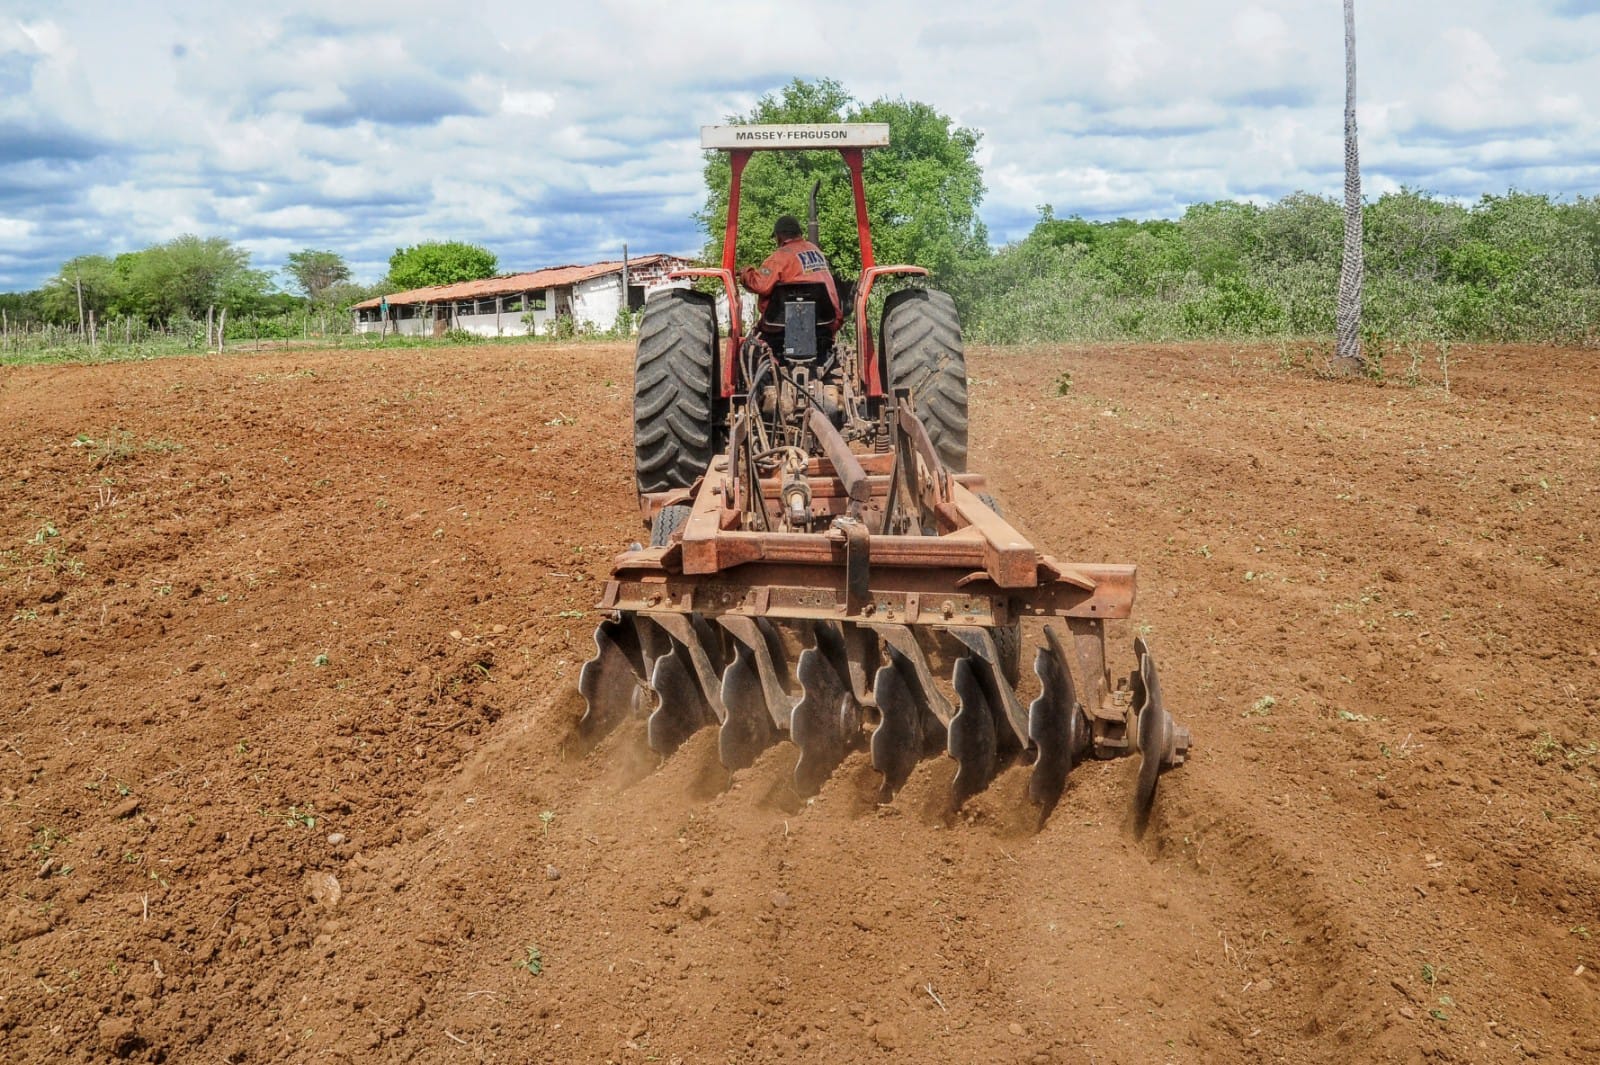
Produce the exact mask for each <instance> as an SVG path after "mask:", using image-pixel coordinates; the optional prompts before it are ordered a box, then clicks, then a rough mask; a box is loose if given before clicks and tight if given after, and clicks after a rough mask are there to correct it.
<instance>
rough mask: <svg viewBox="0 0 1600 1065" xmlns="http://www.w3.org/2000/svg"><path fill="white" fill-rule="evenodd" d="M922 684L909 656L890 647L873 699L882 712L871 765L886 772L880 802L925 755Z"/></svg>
mask: <svg viewBox="0 0 1600 1065" xmlns="http://www.w3.org/2000/svg"><path fill="white" fill-rule="evenodd" d="M918 687H920V685H918V683H917V677H916V673H915V670H914V668H913V667H912V665H911V663H910V662H909V661H907V659H906V656H905V655H903V654H901V653H900V652H899V651H897V650H896V649H895V648H894V647H893V646H890V647H889V663H888V665H885V666H882V667H881V668H879V670H878V673H877V676H876V677H875V678H874V679H873V683H872V693H873V699H874V701H875V702H876V703H877V704H878V712H879V714H881V715H882V718H881V720H880V721H879V722H878V727H877V728H876V729H874V730H873V732H872V767H873V768H874V769H876V770H877V771H878V772H880V773H882V774H883V788H882V790H881V791H880V792H879V795H878V801H879V802H889V801H890V800H892V799H893V798H894V796H895V793H896V792H898V791H899V790H900V789H901V788H902V787H904V786H905V782H906V779H907V778H908V777H910V776H911V770H912V769H913V768H914V767H915V766H916V764H917V759H919V758H920V757H921V756H922V751H923V747H924V742H925V736H926V723H927V721H928V719H929V714H928V712H927V710H926V709H925V707H924V704H923V702H922V701H921V700H919V699H918V698H917V695H916V690H917V688H918Z"/></svg>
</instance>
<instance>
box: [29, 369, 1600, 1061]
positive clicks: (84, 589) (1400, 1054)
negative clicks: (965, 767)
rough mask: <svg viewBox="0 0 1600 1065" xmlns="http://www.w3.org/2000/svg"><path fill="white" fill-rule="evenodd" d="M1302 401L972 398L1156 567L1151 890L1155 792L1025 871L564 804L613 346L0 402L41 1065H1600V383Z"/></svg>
mask: <svg viewBox="0 0 1600 1065" xmlns="http://www.w3.org/2000/svg"><path fill="white" fill-rule="evenodd" d="M1286 354H1288V355H1292V354H1293V353H1292V352H1280V351H1279V350H1278V349H1277V348H1271V349H1267V348H1258V347H1234V346H1222V345H1210V346H1204V347H1195V346H1189V347H1176V346H1172V347H1144V346H1126V347H1096V348H1087V347H1055V348H1042V349H1031V350H1027V351H1014V350H1000V351H990V350H977V351H974V352H972V353H971V354H970V372H971V374H972V378H973V389H972V393H973V411H974V414H973V418H974V442H973V458H972V463H971V465H972V467H973V468H974V469H977V470H981V471H984V472H986V473H988V474H989V476H990V478H991V484H992V487H993V490H994V492H995V494H996V495H997V496H998V498H999V500H1000V501H1001V503H1002V505H1003V506H1004V507H1005V508H1006V511H1007V513H1008V515H1009V516H1013V517H1015V518H1017V519H1019V523H1020V524H1022V525H1024V526H1025V527H1026V528H1027V529H1028V530H1030V531H1031V532H1032V533H1033V534H1034V535H1035V536H1037V537H1038V538H1039V539H1040V540H1041V541H1043V546H1044V547H1045V548H1046V549H1048V550H1050V551H1052V552H1053V553H1055V554H1056V555H1058V556H1059V557H1062V558H1064V559H1072V558H1078V559H1084V560H1090V561H1126V562H1136V563H1138V564H1139V567H1140V570H1139V580H1140V598H1139V601H1138V603H1137V605H1136V608H1135V621H1134V623H1133V624H1134V625H1137V626H1143V627H1145V629H1144V631H1147V632H1148V633H1149V634H1150V637H1151V640H1152V642H1153V645H1154V647H1155V650H1156V653H1157V656H1158V659H1159V660H1160V662H1161V665H1162V668H1163V685H1164V688H1165V690H1166V693H1167V699H1168V704H1169V706H1170V707H1172V708H1173V709H1174V711H1175V712H1176V713H1177V715H1178V716H1179V718H1180V720H1182V721H1183V722H1185V723H1186V724H1188V725H1189V726H1190V727H1191V728H1192V730H1193V733H1194V737H1195V742H1196V748H1195V751H1194V754H1193V758H1192V760H1191V761H1190V763H1189V764H1188V765H1186V766H1184V767H1183V768H1181V769H1180V770H1178V771H1176V772H1174V773H1172V774H1169V775H1168V776H1167V777H1165V778H1164V779H1163V784H1162V793H1161V797H1160V800H1159V803H1158V813H1157V816H1156V821H1155V823H1154V825H1153V827H1152V829H1151V832H1150V834H1149V836H1148V837H1147V838H1146V839H1145V840H1144V842H1142V843H1135V842H1134V841H1132V840H1131V839H1130V838H1129V837H1128V836H1127V835H1126V833H1125V831H1124V816H1123V815H1124V811H1125V810H1126V807H1127V804H1128V801H1129V797H1130V780H1131V773H1132V768H1133V767H1132V766H1131V765H1130V764H1127V763H1117V764H1093V765H1090V766H1086V767H1082V768H1080V769H1078V770H1076V771H1075V772H1074V775H1073V779H1072V783H1071V784H1070V786H1069V790H1068V793H1067V795H1066V797H1065V798H1064V800H1063V802H1062V805H1061V807H1060V808H1059V809H1058V810H1057V811H1056V813H1055V815H1054V816H1053V817H1052V818H1051V819H1050V821H1049V822H1048V823H1047V824H1046V825H1045V827H1044V828H1043V830H1042V831H1039V832H1037V833H1035V832H1032V831H1027V830H1023V829H1020V828H1019V827H1017V826H1018V824H1019V819H1018V818H1017V817H1016V816H1014V811H1015V809H1016V808H1018V807H1020V806H1021V804H1023V803H1024V802H1025V799H1024V795H1023V790H1024V787H1025V774H1024V772H1023V771H1021V770H1016V769H1013V770H1011V771H1009V772H1007V773H1006V774H1004V775H1003V776H1002V777H1001V778H1000V780H999V781H998V782H997V783H996V785H995V786H994V787H993V788H992V789H990V791H988V792H986V793H984V794H983V795H981V796H980V797H979V798H978V799H977V800H975V801H974V802H973V803H971V804H970V805H969V807H968V809H967V810H966V811H965V813H964V814H963V815H962V816H960V817H958V818H955V819H945V818H943V817H941V816H939V815H938V814H937V812H936V809H937V805H938V803H937V801H936V797H937V796H938V795H939V794H940V793H941V791H942V789H943V787H944V786H945V785H946V784H947V783H948V781H949V778H950V775H951V772H952V770H951V766H950V763H949V762H948V760H947V759H940V760H935V761H930V762H927V763H924V764H923V765H922V766H920V767H919V768H918V770H917V771H916V773H915V774H913V777H912V781H911V783H910V785H909V786H908V787H907V789H906V791H905V792H903V793H902V794H901V796H900V797H899V799H898V800H897V801H896V802H895V804H893V805H892V806H887V807H881V808H880V807H876V806H875V805H874V804H873V803H872V802H871V796H872V795H873V793H874V788H875V786H876V785H875V782H876V777H875V775H874V774H873V773H872V771H871V769H870V767H869V766H868V765H867V764H866V762H865V759H864V756H861V755H856V756H853V757H852V759H851V760H850V761H848V762H847V763H846V764H845V766H844V767H843V769H842V770H841V771H840V772H839V773H838V774H836V775H835V776H834V777H833V778H832V779H831V780H830V782H829V783H828V785H827V786H826V787H825V789H824V790H823V792H822V794H821V795H820V796H819V797H818V798H816V799H815V800H814V801H812V802H810V803H802V802H800V801H799V800H798V799H797V798H796V797H795V796H794V795H793V793H792V791H790V790H789V789H788V787H787V785H786V781H787V778H788V772H789V770H790V769H791V768H792V765H793V761H794V749H793V748H792V747H789V746H788V745H783V746H780V747H779V748H775V749H773V750H772V751H770V752H768V754H767V755H766V756H764V757H763V759H762V760H761V761H760V762H758V763H757V764H756V765H755V766H754V767H753V768H752V769H750V770H747V771H745V772H742V773H739V774H737V775H736V776H735V777H734V778H733V780H732V782H731V786H730V785H729V783H728V781H727V780H726V779H725V778H724V777H723V776H722V774H721V773H720V770H719V769H718V766H717V763H716V754H715V744H714V735H713V734H712V733H710V732H705V733H702V734H700V735H699V736H698V737H697V738H696V739H694V740H692V741H691V742H690V744H689V745H688V746H687V747H686V748H685V749H684V750H683V751H681V752H680V753H679V754H678V755H677V756H676V757H674V758H673V759H671V760H669V761H668V762H667V763H666V764H665V765H662V766H660V767H659V768H657V767H654V766H653V765H651V764H649V763H648V762H647V761H646V760H645V759H643V758H641V757H640V754H639V752H640V750H641V744H642V740H641V736H640V733H639V730H638V729H637V728H633V729H625V730H623V731H622V732H621V733H619V734H617V735H615V736H613V737H611V738H610V739H608V740H607V741H606V742H605V743H604V744H602V745H601V746H600V748H599V749H598V750H596V751H594V752H592V753H590V754H588V755H585V756H581V757H579V756H575V755H569V754H567V753H565V752H566V751H567V749H568V748H567V743H568V740H569V737H570V735H571V732H572V727H573V723H574V721H575V720H576V717H577V715H578V713H579V712H581V709H582V702H581V699H579V698H578V697H577V696H576V694H575V691H574V687H575V684H576V680H577V673H578V670H579V668H580V666H581V664H582V662H583V660H584V659H585V658H586V657H588V655H589V653H590V651H591V648H592V644H591V642H590V634H591V632H592V630H593V628H594V626H595V624H596V620H597V618H596V615H595V612H594V610H593V604H594V602H595V601H596V599H597V597H598V595H599V591H600V587H601V582H602V578H603V576H604V574H605V573H606V571H607V568H608V563H609V560H610V558H611V556H612V555H613V554H614V553H615V552H616V551H618V550H619V549H620V548H622V547H623V546H625V545H626V544H627V543H628V542H629V541H631V540H633V539H636V538H638V537H639V536H640V530H639V528H638V525H637V519H636V511H635V508H634V504H633V500H632V496H631V450H630V441H629V424H630V423H629V416H630V403H631V393H630V374H631V355H630V352H629V350H628V349H627V348H625V347H622V346H593V347H582V346H569V347H557V346H551V345H546V344H539V345H529V346H523V347H503V346H473V347H462V348H440V349H429V350H422V351H419V350H406V351H394V352H380V353H359V352H332V353H327V352H318V353H302V354H296V353H293V352H289V353H273V354H269V355H259V356H237V357H226V358H210V359H170V360H163V361H157V362H149V363H140V364H122V365H107V366H87V367H55V368H52V367H43V368H28V369H18V368H0V484H3V486H4V491H3V492H0V833H3V835H0V854H3V862H0V888H3V891H4V896H5V897H4V900H3V902H0V1059H3V1060H4V1061H6V1062H62V1061H105V1060H110V1059H113V1058H123V1059H127V1060H132V1061H168V1062H191V1061H195V1062H268V1061H335V1062H337V1061H350V1062H401V1061H428V1062H431V1061H458V1060H459V1061H503V1062H577V1061H585V1062H589V1061H592V1062H599V1061H615V1062H629V1063H633V1062H649V1061H658V1062H685V1063H688V1062H724V1061H725V1062H788V1061H817V1062H829V1063H835V1062H855V1061H867V1062H871V1061H888V1060H902V1061H949V1062H978V1061H983V1062H989V1061H1005V1062H1010V1061H1022V1062H1074V1063H1077V1062H1083V1063H1091V1062H1093V1063H1104V1062H1163V1061H1171V1062H1220V1061H1227V1062H1233V1061H1238V1062H1255V1061H1283V1062H1290V1063H1303V1062H1330V1063H1331V1062H1339V1063H1344V1062H1355V1061H1424V1060H1428V1061H1452V1062H1477V1061H1484V1062H1496V1061H1518V1060H1521V1059H1523V1058H1537V1059H1540V1060H1544V1061H1562V1060H1565V1061H1596V1060H1600V980H1597V976H1600V974H1597V972H1596V970H1597V969H1600V578H1597V572H1596V571H1597V564H1596V563H1597V559H1600V551H1597V548H1596V543H1595V541H1596V537H1597V536H1600V425H1597V423H1596V418H1597V415H1600V372H1596V358H1597V357H1596V355H1595V354H1594V353H1592V352H1579V351H1561V350H1550V349H1536V348H1494V349H1490V348H1461V349H1456V350H1455V351H1454V352H1452V354H1451V363H1450V366H1449V386H1450V387H1449V390H1448V391H1446V390H1445V389H1444V387H1443V381H1442V379H1441V378H1440V375H1439V372H1438V368H1437V367H1433V366H1430V367H1429V371H1430V374H1431V379H1430V381H1429V382H1428V383H1425V384H1422V385H1420V386H1416V387H1404V386H1400V385H1398V384H1394V383H1391V384H1390V385H1389V386H1388V387H1380V386H1377V385H1374V384H1372V383H1369V382H1335V381H1326V380H1320V379H1318V378H1317V377H1316V376H1315V375H1314V374H1313V373H1311V372H1310V371H1308V370H1307V369H1305V368H1303V367H1297V366H1286V365H1285V362H1292V361H1293V359H1292V358H1291V359H1288V360H1286V359H1285V358H1284V356H1285V355H1286ZM1063 393H1064V394H1063ZM1132 632H1133V629H1132V626H1124V627H1123V628H1121V629H1119V630H1118V631H1117V632H1116V645H1115V647H1114V650H1115V652H1116V653H1117V655H1118V659H1117V662H1116V666H1117V668H1118V669H1120V670H1126V669H1127V668H1128V666H1129V665H1131V653H1130V652H1129V650H1128V642H1127V641H1128V640H1129V639H1131V636H1132ZM1029 635H1030V639H1029V642H1030V643H1031V642H1033V641H1032V639H1031V634H1029Z"/></svg>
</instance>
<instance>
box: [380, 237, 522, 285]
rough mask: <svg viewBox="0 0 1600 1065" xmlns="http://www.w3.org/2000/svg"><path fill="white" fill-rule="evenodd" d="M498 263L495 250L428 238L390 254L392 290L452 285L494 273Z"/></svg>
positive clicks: (454, 241) (456, 241)
mask: <svg viewBox="0 0 1600 1065" xmlns="http://www.w3.org/2000/svg"><path fill="white" fill-rule="evenodd" d="M497 266H498V264H497V262H496V259H495V257H494V253H493V252H491V251H489V250H488V249H486V248H480V247H479V246H478V245H476V244H465V243H463V242H461V241H458V240H449V241H427V242H425V243H422V244H418V245H416V246H415V247H410V248H398V249H396V250H395V253H394V254H393V255H391V256H390V257H389V286H390V290H391V291H398V290H404V289H412V288H424V287H426V286H428V285H449V284H452V283H454V282H456V281H476V280H478V279H479V278H482V277H493V276H494V272H495V270H496V268H497Z"/></svg>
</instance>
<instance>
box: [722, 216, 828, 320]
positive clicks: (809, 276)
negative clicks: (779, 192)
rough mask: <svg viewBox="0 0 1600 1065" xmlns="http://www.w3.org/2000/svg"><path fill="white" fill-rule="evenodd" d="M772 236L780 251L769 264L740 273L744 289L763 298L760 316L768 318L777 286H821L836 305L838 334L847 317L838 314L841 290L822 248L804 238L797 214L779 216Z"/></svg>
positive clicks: (773, 255) (772, 255)
mask: <svg viewBox="0 0 1600 1065" xmlns="http://www.w3.org/2000/svg"><path fill="white" fill-rule="evenodd" d="M772 236H773V239H774V240H776V241H777V242H778V250H777V251H775V252H773V253H772V254H771V255H769V256H767V261H766V262H764V263H762V264H761V265H760V266H747V267H745V268H744V269H743V270H742V271H740V273H739V280H740V281H742V282H744V287H745V288H747V289H749V290H750V291H751V292H754V293H755V294H756V295H757V296H758V297H760V299H759V301H758V303H757V310H756V314H757V317H765V315H766V313H767V300H768V299H769V298H770V297H771V296H772V290H773V289H774V288H776V287H777V286H778V285H784V284H792V283H799V284H820V285H823V286H826V288H827V290H828V299H829V300H831V301H832V303H833V315H832V317H833V323H834V325H833V328H834V331H835V332H837V331H838V327H839V325H840V324H841V323H842V322H843V321H844V316H843V315H841V314H840V313H839V310H840V308H839V290H838V288H836V287H835V286H834V283H833V272H832V271H831V270H829V269H828V260H827V258H826V257H825V256H824V255H823V254H822V249H821V248H818V247H817V246H816V245H815V244H813V243H811V242H810V241H809V240H806V239H805V237H804V236H802V235H801V229H800V221H799V219H797V218H795V217H794V215H788V214H785V215H779V216H778V220H777V221H776V222H774V223H773V225H772ZM818 317H819V318H820V317H821V315H818Z"/></svg>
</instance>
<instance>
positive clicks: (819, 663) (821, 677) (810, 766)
mask: <svg viewBox="0 0 1600 1065" xmlns="http://www.w3.org/2000/svg"><path fill="white" fill-rule="evenodd" d="M830 629H831V626H825V625H819V626H817V638H818V645H817V646H816V647H808V648H806V649H805V650H804V651H801V652H800V661H799V664H798V665H797V666H796V668H795V673H796V674H797V675H798V676H799V678H800V690H801V693H802V694H801V696H800V702H799V703H797V704H795V708H794V716H793V718H792V720H791V722H790V727H789V738H790V739H792V740H793V741H794V743H795V746H797V747H799V748H800V760H799V761H798V762H796V763H795V767H794V786H795V790H796V791H798V792H799V793H800V794H801V795H804V796H811V795H815V794H816V793H817V792H818V791H819V790H821V788H822V782H823V781H824V780H827V779H828V774H830V773H832V772H833V771H834V770H835V769H837V768H838V767H839V763H840V762H842V761H844V756H845V754H846V752H847V751H848V750H849V749H850V740H851V739H852V738H853V737H854V732H855V729H856V728H857V727H859V726H858V725H857V723H856V719H857V717H858V711H857V710H856V709H855V705H854V704H855V699H854V697H853V696H851V694H850V691H849V688H848V686H847V685H846V683H845V680H844V678H842V677H840V675H839V673H838V671H837V670H836V669H835V668H834V667H833V664H832V663H831V662H830V661H829V658H830V657H831V656H829V655H828V654H827V653H825V652H824V650H823V649H822V644H823V641H824V640H825V639H826V638H827V637H825V636H824V633H827V632H829V631H830Z"/></svg>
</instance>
